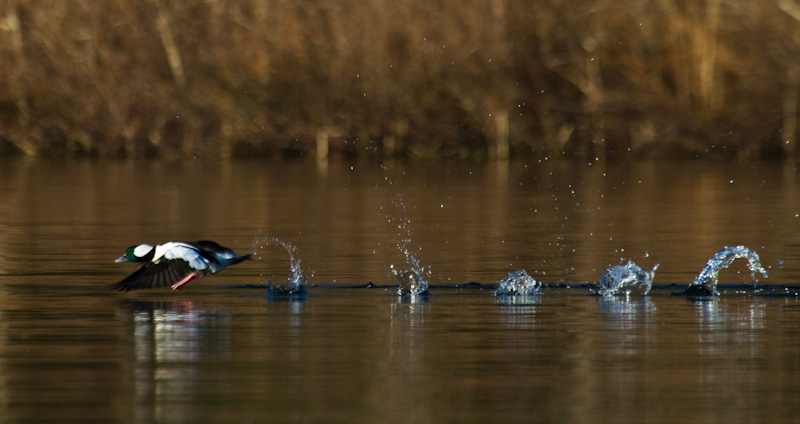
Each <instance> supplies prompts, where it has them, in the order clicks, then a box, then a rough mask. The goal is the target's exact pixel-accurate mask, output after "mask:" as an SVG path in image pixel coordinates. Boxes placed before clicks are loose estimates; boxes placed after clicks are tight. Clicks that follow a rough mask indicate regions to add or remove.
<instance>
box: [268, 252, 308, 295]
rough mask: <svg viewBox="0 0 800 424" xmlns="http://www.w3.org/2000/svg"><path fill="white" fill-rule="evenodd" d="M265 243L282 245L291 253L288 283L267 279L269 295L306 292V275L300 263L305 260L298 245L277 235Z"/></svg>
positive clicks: (302, 293) (301, 293)
mask: <svg viewBox="0 0 800 424" xmlns="http://www.w3.org/2000/svg"><path fill="white" fill-rule="evenodd" d="M265 243H266V244H268V245H273V246H280V247H283V248H284V249H286V252H287V253H289V266H290V268H289V277H288V279H287V282H286V284H277V283H273V282H272V281H269V280H267V284H268V286H269V289H268V290H267V296H270V297H282V296H301V295H304V294H305V293H306V288H305V286H306V280H307V278H306V275H305V273H304V272H303V268H302V267H301V266H300V264H301V263H302V262H303V261H302V260H301V259H300V255H299V254H298V252H297V247H295V246H294V245H293V244H291V243H288V242H285V241H282V240H280V239H278V238H277V237H272V238H268V239H266V240H265Z"/></svg>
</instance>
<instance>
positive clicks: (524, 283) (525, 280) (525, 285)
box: [494, 269, 542, 296]
mask: <svg viewBox="0 0 800 424" xmlns="http://www.w3.org/2000/svg"><path fill="white" fill-rule="evenodd" d="M541 292H542V283H540V282H538V281H536V280H535V279H534V278H533V277H531V276H530V275H528V273H527V272H526V271H525V270H524V269H520V270H517V271H514V272H510V273H509V274H508V275H507V276H506V277H505V278H503V279H502V280H500V281H499V282H498V283H497V288H496V289H495V290H494V295H495V296H532V295H537V294H541Z"/></svg>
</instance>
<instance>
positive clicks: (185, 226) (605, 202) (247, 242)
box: [0, 161, 800, 423]
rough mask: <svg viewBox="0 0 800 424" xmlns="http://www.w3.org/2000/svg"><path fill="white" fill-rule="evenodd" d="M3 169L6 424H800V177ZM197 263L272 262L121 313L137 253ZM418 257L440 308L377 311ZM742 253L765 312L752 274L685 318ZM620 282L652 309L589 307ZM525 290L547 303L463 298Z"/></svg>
mask: <svg viewBox="0 0 800 424" xmlns="http://www.w3.org/2000/svg"><path fill="white" fill-rule="evenodd" d="M0 165H1V167H0V194H2V197H3V199H2V202H1V203H0V411H1V412H2V413H0V422H8V423H17V422H69V421H78V422H165V423H177V422H192V423H194V422H364V423H373V422H402V423H406V422H430V423H440V422H475V423H483V422H503V423H506V422H559V423H562V422H615V423H621V422H631V423H641V422H663V423H674V422H698V423H699V422H702V423H714V422H725V423H729V422H753V423H763V422H793V421H800V418H798V413H800V402H798V401H797V399H798V396H800V301H799V300H798V298H797V297H796V296H794V293H795V292H797V291H800V287H798V286H800V235H798V232H797V229H798V223H800V217H799V216H800V215H799V214H800V198H798V195H800V188H799V186H798V182H799V181H800V178H798V175H797V171H796V169H795V164H794V163H784V164H781V163H766V164H764V163H761V164H747V163H730V164H729V163H708V162H700V163H651V162H644V163H635V164H631V163H619V164H601V163H594V164H586V163H559V162H551V161H546V162H544V163H540V162H511V163H510V164H501V165H498V164H490V165H468V164H444V165H442V164H435V165H434V164H430V165H420V164H416V165H408V164H399V163H398V164H387V165H386V166H385V167H383V168H382V167H381V166H379V165H377V164H366V163H358V164H353V165H350V164H345V163H331V164H330V165H328V166H327V167H326V168H319V167H317V166H316V165H315V164H313V163H311V164H306V163H302V162H296V163H275V162H256V161H254V162H222V163H215V162H212V163H208V162H88V161H87V162H48V161H5V162H3V163H2V164H0ZM272 237H277V238H278V239H280V240H282V241H285V242H288V243H291V244H292V245H294V246H295V247H296V249H297V252H298V255H299V257H300V258H301V259H302V261H303V262H302V266H303V268H304V270H305V271H306V272H307V273H308V274H310V277H309V284H310V287H309V289H308V295H307V297H306V298H305V300H304V301H270V300H269V299H267V298H266V297H265V296H264V295H263V294H264V292H265V289H262V288H258V287H252V286H253V285H255V286H258V285H260V284H263V283H264V282H265V280H266V279H267V278H268V279H270V280H271V281H273V282H284V281H285V280H286V278H287V275H288V272H289V255H288V253H287V252H286V251H285V250H284V249H283V248H281V247H280V246H274V245H269V244H267V243H266V240H268V239H269V238H272ZM198 239H211V240H216V241H218V242H219V243H221V244H223V245H225V246H229V247H231V248H233V249H235V250H236V251H237V252H240V253H243V252H248V251H255V252H256V255H257V260H255V261H251V262H247V263H243V264H240V265H237V266H235V267H231V268H229V269H227V270H225V271H224V272H223V273H221V274H218V275H214V276H210V277H207V278H204V279H200V280H196V281H193V282H191V283H190V284H189V285H188V286H187V288H186V289H185V290H184V291H182V292H171V291H169V290H168V289H158V290H150V291H142V292H134V293H128V294H124V293H117V292H113V291H110V290H108V289H107V285H109V284H111V283H114V282H116V281H118V280H120V279H121V278H123V277H124V276H125V275H127V274H128V273H129V272H132V271H133V270H134V269H135V266H133V265H131V264H117V263H114V262H113V260H114V259H115V258H117V257H118V256H120V255H121V254H122V253H123V250H124V249H125V248H126V247H128V246H130V245H133V244H138V243H142V242H148V243H151V244H152V243H159V242H163V241H168V240H198ZM404 240H409V241H408V243H407V247H408V249H409V250H410V251H411V252H412V253H413V254H414V255H415V257H417V258H418V259H419V260H420V263H421V264H422V265H424V266H426V267H428V268H429V269H430V270H431V274H430V276H429V278H428V280H429V282H430V284H431V285H432V286H433V288H432V289H431V295H430V296H428V297H427V298H409V297H397V296H394V295H392V294H391V293H392V292H393V290H392V289H390V288H385V287H377V288H370V289H366V288H355V287H356V286H361V285H363V284H366V283H367V282H372V283H374V284H376V285H381V286H387V285H390V284H392V283H394V281H395V279H394V275H393V274H392V272H391V268H390V267H391V265H395V267H406V266H407V264H406V258H405V257H404V255H403V253H402V252H401V251H400V249H398V244H402V243H403V241H404ZM740 244H741V245H746V246H748V247H750V248H751V249H753V250H754V251H756V252H758V253H759V255H761V259H762V262H763V264H764V267H765V268H767V270H768V271H769V278H768V279H761V280H760V281H759V284H766V285H768V286H767V288H766V289H764V290H754V289H752V288H750V287H749V286H747V284H750V283H751V282H752V280H751V278H750V272H749V270H747V268H746V266H745V264H744V263H740V262H741V260H740V262H736V263H734V264H733V266H731V268H730V269H727V270H724V271H723V272H722V273H721V274H720V283H721V284H722V285H723V287H721V288H720V291H721V292H722V295H721V296H719V297H718V298H715V299H713V300H707V301H697V300H693V299H687V298H684V297H674V296H669V294H670V293H672V292H676V291H680V289H681V288H683V287H685V285H686V284H688V283H690V282H691V281H692V280H693V279H694V277H695V276H696V275H697V273H698V272H699V271H700V270H701V269H702V267H703V265H704V264H705V261H706V260H707V259H708V258H709V257H710V256H711V255H713V254H714V253H715V252H716V251H718V250H719V249H721V248H722V247H723V246H725V245H740ZM621 258H626V259H627V258H631V259H633V260H634V261H636V263H637V264H639V265H640V266H642V267H643V268H646V269H650V268H652V267H653V266H654V265H655V264H656V263H659V264H660V266H659V268H658V270H657V272H656V276H655V281H654V286H655V287H654V289H653V291H652V292H651V294H650V296H647V297H639V296H635V297H630V298H612V299H606V298H602V297H595V296H589V294H590V292H589V289H588V287H587V286H586V283H589V282H594V281H596V280H597V279H598V278H599V277H600V275H601V274H602V272H603V270H604V269H605V268H606V267H608V266H611V265H617V264H619V263H620V261H621ZM745 262H746V261H745ZM521 268H524V269H526V270H527V271H528V273H529V274H530V275H531V276H533V277H534V278H536V279H538V280H541V281H543V282H544V283H545V286H546V288H545V290H544V293H543V294H542V295H540V296H534V297H526V298H518V299H514V298H495V297H494V296H493V295H492V293H491V290H489V289H457V288H452V285H455V284H462V283H467V282H471V281H475V282H480V283H496V282H497V281H498V280H500V279H501V278H503V277H505V276H506V275H507V274H508V273H509V272H510V271H514V270H516V269H521ZM248 286H249V287H250V288H243V287H248ZM333 286H336V287H338V288H333ZM348 287H351V288H348ZM765 294H766V295H765ZM782 294H787V295H782Z"/></svg>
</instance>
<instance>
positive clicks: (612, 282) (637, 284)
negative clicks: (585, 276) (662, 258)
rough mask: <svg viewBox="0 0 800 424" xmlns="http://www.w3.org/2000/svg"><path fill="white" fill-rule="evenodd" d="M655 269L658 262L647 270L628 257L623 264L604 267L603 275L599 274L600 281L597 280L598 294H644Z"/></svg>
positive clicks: (651, 285)
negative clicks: (626, 261)
mask: <svg viewBox="0 0 800 424" xmlns="http://www.w3.org/2000/svg"><path fill="white" fill-rule="evenodd" d="M656 269H658V264H656V265H655V266H654V267H653V269H652V270H650V271H647V270H644V269H642V268H639V267H638V266H636V264H635V263H634V262H633V261H631V260H630V259H629V260H628V263H627V264H625V265H615V266H612V267H609V268H606V270H605V271H603V275H602V276H600V281H598V282H597V284H598V285H599V286H600V289H599V290H598V294H600V295H602V296H617V295H625V296H628V295H630V294H631V293H638V294H641V295H642V296H646V295H647V294H648V293H649V292H650V289H651V288H652V287H653V278H655V275H656Z"/></svg>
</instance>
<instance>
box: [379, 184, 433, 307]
mask: <svg viewBox="0 0 800 424" xmlns="http://www.w3.org/2000/svg"><path fill="white" fill-rule="evenodd" d="M385 179H386V182H387V183H388V184H389V185H390V186H394V185H395V183H394V181H392V179H391V178H389V176H388V175H387V176H386V177H385ZM392 205H393V206H394V208H395V209H396V210H397V213H396V214H395V215H394V217H392V216H388V215H387V220H388V221H389V223H391V224H394V225H395V228H396V230H397V238H398V240H399V241H398V243H397V249H398V250H400V253H402V254H403V257H404V258H405V260H406V265H407V266H408V267H409V268H405V267H402V268H400V267H397V268H396V267H395V266H394V264H392V265H390V266H389V267H390V269H391V271H392V274H394V277H395V279H396V280H397V294H398V295H400V296H404V295H411V296H416V295H424V294H427V293H428V280H427V278H426V277H428V276H429V275H430V270H428V269H426V268H425V267H424V266H422V265H420V263H419V259H418V257H419V256H420V253H419V251H418V250H417V251H414V250H412V249H411V247H410V246H411V219H409V218H408V211H407V209H406V204H405V202H404V201H403V194H402V193H401V192H400V191H399V190H397V194H396V195H395V196H394V198H393V199H392Z"/></svg>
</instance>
